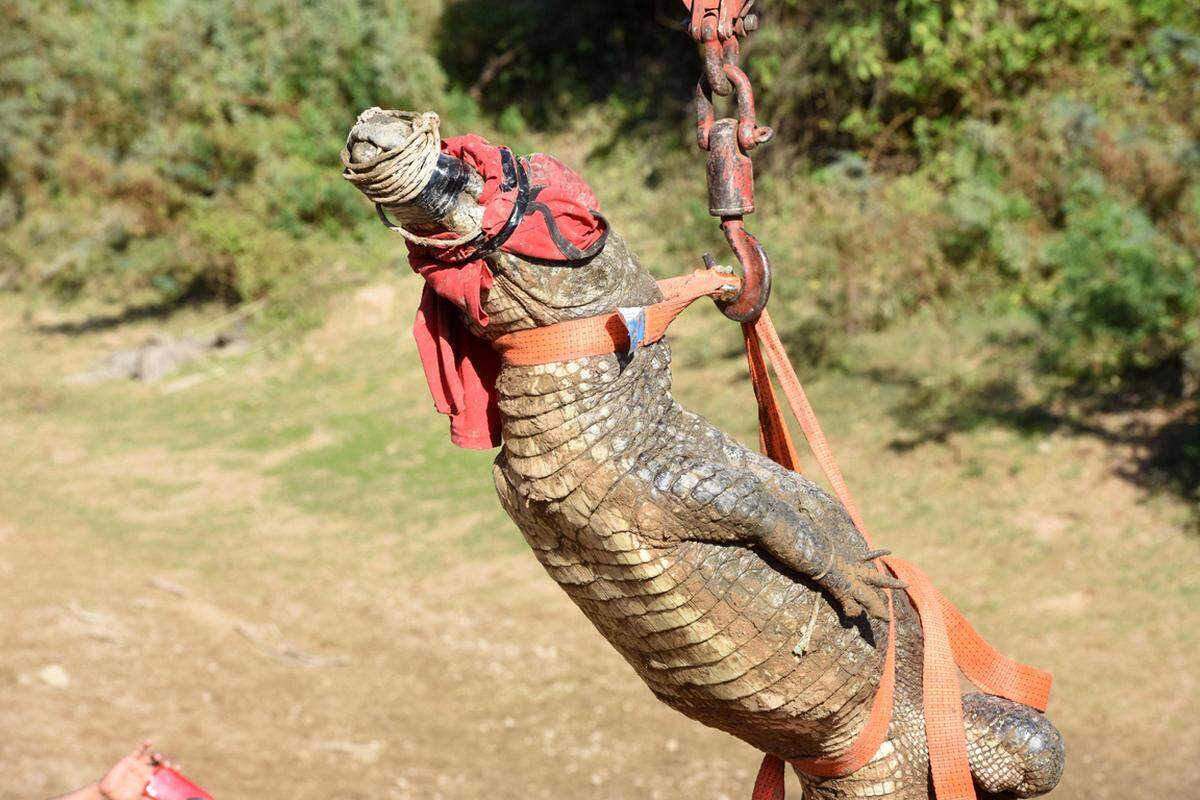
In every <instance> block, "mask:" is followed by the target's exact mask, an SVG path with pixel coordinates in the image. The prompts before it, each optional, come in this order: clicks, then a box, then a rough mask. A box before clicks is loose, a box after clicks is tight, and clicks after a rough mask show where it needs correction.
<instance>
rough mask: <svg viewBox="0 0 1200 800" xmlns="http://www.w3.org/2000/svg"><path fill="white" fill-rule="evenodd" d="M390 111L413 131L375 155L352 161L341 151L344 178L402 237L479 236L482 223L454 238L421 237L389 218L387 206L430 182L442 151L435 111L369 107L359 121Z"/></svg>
mask: <svg viewBox="0 0 1200 800" xmlns="http://www.w3.org/2000/svg"><path fill="white" fill-rule="evenodd" d="M377 114H387V115H388V116H391V117H395V118H396V119H399V120H401V121H403V122H407V123H408V124H409V126H410V127H411V129H412V130H411V133H409V135H408V137H407V138H406V139H405V140H404V141H403V142H402V143H401V144H400V145H399V146H397V147H394V148H392V149H390V150H384V151H383V152H382V153H379V154H378V155H376V156H375V157H374V158H371V159H368V160H366V161H362V162H358V163H355V162H354V161H352V160H351V156H350V150H349V148H348V147H347V148H345V149H343V150H342V166H343V167H345V169H344V170H343V171H342V177H344V178H345V179H346V180H348V181H350V182H351V183H353V184H354V185H355V186H357V187H358V189H359V191H361V192H362V193H363V194H364V195H366V196H367V198H368V199H370V200H372V201H373V202H374V203H375V209H376V211H378V213H379V218H380V219H381V220H382V221H383V224H384V225H386V226H387V227H388V228H389V229H390V230H393V231H395V232H396V233H398V234H400V235H401V236H403V237H404V238H405V239H408V240H409V241H410V242H413V243H414V244H419V245H424V246H427V247H457V246H459V245H462V244H466V243H467V242H470V241H472V240H473V239H475V238H477V237H478V236H479V234H480V233H481V232H482V228H481V227H480V225H479V223H478V222H476V223H475V225H474V229H473V230H472V231H470V232H469V233H465V234H463V235H462V236H459V237H457V238H454V239H436V238H431V237H428V236H418V235H417V234H415V233H412V232H410V231H408V230H405V229H404V228H403V227H401V226H400V225H397V224H395V223H394V222H392V221H391V220H390V219H388V216H387V212H386V211H384V207H385V206H400V205H404V204H405V203H408V202H410V201H412V200H413V198H415V197H416V196H417V195H419V194H420V193H421V190H422V189H424V188H425V185H426V184H427V183H429V178H430V177H431V176H432V175H433V171H434V170H435V169H436V168H437V160H438V154H439V153H441V149H442V148H441V142H442V139H441V135H440V132H439V124H440V120H439V118H438V115H437V114H435V113H433V112H432V111H430V112H426V113H423V114H420V113H416V112H413V111H384V110H382V109H380V108H377V107H376V108H368V109H367V110H366V111H364V112H363V113H361V114H359V115H358V120H357V121H358V122H360V123H361V122H364V121H366V118H367V117H368V116H373V115H377Z"/></svg>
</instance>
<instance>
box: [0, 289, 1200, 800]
mask: <svg viewBox="0 0 1200 800" xmlns="http://www.w3.org/2000/svg"><path fill="white" fill-rule="evenodd" d="M416 288H417V287H416V285H415V282H414V281H413V280H409V279H406V280H401V281H399V282H397V283H396V284H394V285H388V286H383V287H375V288H373V289H369V290H367V291H365V292H364V291H359V292H346V293H344V294H343V295H342V296H340V298H339V299H338V300H337V301H336V302H335V310H334V313H333V315H332V316H331V318H330V321H329V322H328V324H327V325H326V326H325V327H323V328H321V329H320V330H317V331H314V332H312V333H310V334H309V335H307V336H306V338H305V339H304V340H303V341H300V342H297V343H295V346H294V347H292V348H291V349H289V350H288V351H286V353H285V354H284V355H283V356H277V357H272V358H268V357H266V356H265V355H263V354H261V353H259V354H252V355H250V356H248V357H246V358H245V359H243V360H242V361H239V362H236V363H230V364H227V365H225V367H224V368H223V369H222V370H220V371H218V372H216V373H214V374H212V375H211V376H210V377H206V378H205V379H204V380H202V381H200V382H198V383H194V384H192V385H187V384H180V386H183V388H177V389H176V390H167V389H166V388H165V387H161V386H160V387H147V386H141V385H135V384H117V385H102V386H94V387H78V386H66V385H63V384H62V383H61V377H62V376H63V375H65V374H68V373H69V372H71V371H75V370H77V369H79V368H82V367H83V366H86V365H87V364H88V363H89V362H90V361H92V360H93V359H94V358H96V357H97V355H98V354H100V353H102V352H103V351H104V350H106V349H108V348H111V347H114V346H117V345H120V344H122V343H126V342H130V341H136V340H137V339H138V338H140V337H141V336H143V335H144V334H145V333H146V331H147V330H148V327H146V326H148V325H149V324H150V323H137V324H134V325H132V326H126V327H122V328H118V329H115V330H112V331H108V332H102V333H96V334H86V335H81V336H77V337H73V338H72V337H67V336H64V335H53V334H39V333H35V332H33V330H32V329H31V327H30V326H29V324H28V323H27V322H26V321H23V320H22V319H20V316H19V314H18V313H17V312H18V308H17V307H16V305H15V304H14V303H13V302H12V301H11V300H4V302H3V305H0V352H4V353H5V369H4V370H3V373H2V374H0V443H2V446H0V459H3V464H2V465H0V466H2V467H3V470H4V475H5V480H4V481H3V482H2V483H0V587H3V589H2V592H3V598H4V609H5V613H4V615H3V617H0V646H2V652H3V653H4V657H3V659H0V764H2V765H3V768H2V769H0V800H18V798H19V799H20V800H29V799H30V798H38V797H45V796H49V795H51V794H53V793H55V792H59V791H63V790H66V789H68V788H71V787H72V786H73V785H75V784H80V783H83V782H84V781H86V780H89V779H92V778H93V777H94V776H95V775H96V773H97V771H98V770H99V769H100V768H101V767H102V766H103V765H105V764H106V763H108V762H110V761H111V760H113V759H114V758H115V757H116V756H117V755H119V754H120V753H121V752H122V748H125V747H127V746H128V745H129V743H131V742H133V741H134V740H136V739H137V738H139V737H141V736H143V735H153V736H155V737H156V738H157V739H158V740H159V742H160V743H161V744H162V745H163V746H164V747H165V748H167V749H169V750H170V751H171V752H173V753H174V754H175V755H177V756H178V758H180V759H181V760H182V761H183V763H184V766H185V771H186V772H187V773H188V774H189V775H190V776H192V777H193V778H195V779H196V780H197V781H198V782H199V783H201V784H202V785H205V786H206V787H208V788H209V789H210V790H211V791H213V793H214V794H215V795H216V796H217V797H219V798H237V797H271V798H273V797H291V798H297V799H298V800H305V799H307V798H312V799H313V800H328V799H329V798H336V799H337V800H352V799H357V798H362V800H366V798H372V800H374V799H375V798H409V797H412V798H417V797H420V798H434V797H446V798H475V797H480V798H482V797H487V798H539V797H546V798H549V797H561V796H569V797H577V798H590V797H595V798H601V797H604V798H635V797H636V798H644V797H651V798H680V797H707V798H721V797H727V798H738V797H744V796H746V795H747V794H748V792H749V785H750V782H751V780H752V777H753V771H754V769H755V767H756V766H757V758H756V755H755V754H754V753H753V752H751V751H750V749H749V748H747V747H746V746H744V745H742V744H740V743H738V742H737V741H735V740H733V739H730V738H728V737H726V736H724V735H721V734H717V733H714V732H712V731H709V730H706V729H702V728H700V727H698V726H696V725H695V724H694V723H691V722H689V721H687V720H685V719H683V718H682V717H679V716H677V715H675V714H673V713H672V712H670V711H668V710H666V709H665V708H663V707H660V706H659V705H657V704H656V703H655V702H654V701H653V700H652V698H651V696H650V694H649V692H648V691H647V690H646V689H645V688H644V687H643V686H642V685H641V684H640V683H638V682H637V680H636V678H635V677H634V675H633V674H632V672H631V671H630V670H629V669H628V668H627V667H626V666H625V664H624V663H623V662H622V661H621V660H620V658H619V657H618V656H616V655H615V653H614V652H612V651H611V650H610V649H609V648H608V646H607V645H606V644H605V643H604V642H603V641H602V640H601V639H600V637H599V636H598V635H597V634H596V633H595V632H594V631H593V630H592V629H591V627H590V626H589V625H588V623H587V622H586V620H584V618H583V617H582V616H581V615H580V614H579V613H578V612H577V611H576V610H575V608H574V607H573V606H572V605H571V604H570V602H569V601H568V600H567V599H566V597H565V596H564V595H562V593H561V592H560V591H559V590H558V589H557V588H556V587H555V586H554V585H553V583H552V582H551V581H550V580H549V579H548V578H547V577H546V576H545V575H544V574H543V573H542V572H541V570H540V568H539V567H538V566H537V564H536V563H535V562H534V560H533V559H532V558H531V557H530V556H529V555H528V554H527V553H525V552H524V549H523V544H522V543H521V541H520V539H519V536H518V535H517V534H516V532H515V531H514V529H513V528H512V526H511V524H509V523H508V522H507V520H506V519H505V518H504V517H503V515H502V513H501V512H500V511H499V509H498V507H497V504H496V502H495V499H494V497H493V496H492V490H491V487H490V474H489V471H488V469H487V463H488V457H487V455H486V454H483V455H480V454H468V453H464V452H462V451H456V450H453V449H452V448H451V447H450V446H449V444H448V442H447V441H446V437H445V426H444V423H443V422H442V421H441V420H439V419H435V418H434V416H433V414H432V412H431V409H430V408H429V405H430V404H429V402H428V399H427V397H426V395H425V391H424V388H423V386H422V383H421V378H420V374H419V368H418V366H417V364H416V360H415V357H414V354H413V352H412V349H411V347H410V346H409V345H408V341H407V335H406V331H405V329H406V328H407V325H408V319H409V318H410V313H411V312H410V309H411V308H412V307H413V304H414V300H415V292H416ZM189 322H190V321H189V320H187V319H174V320H171V321H170V322H169V323H168V324H169V325H177V326H186V325H187V324H189ZM156 324H159V325H161V322H159V323H156ZM682 324H683V328H684V332H685V336H684V337H683V338H682V340H681V343H680V346H679V348H678V357H677V359H676V374H677V376H678V385H679V389H680V393H681V395H682V396H683V397H684V399H685V400H686V401H687V402H688V403H689V404H690V405H692V406H693V407H696V408H697V409H698V410H701V411H703V412H705V413H707V414H709V415H711V416H712V417H713V418H715V419H717V420H720V421H721V422H722V423H723V424H726V425H727V426H728V427H730V428H731V429H732V430H734V431H735V432H736V433H737V434H739V435H741V436H743V437H749V436H750V435H751V433H752V427H751V426H752V425H753V424H754V416H753V409H752V405H751V404H752V401H751V400H750V395H749V392H748V389H747V387H746V386H745V385H744V384H742V383H741V379H740V371H741V367H740V365H739V363H738V362H737V361H736V360H730V361H721V362H718V363H716V364H715V365H708V366H704V367H703V368H702V367H701V366H700V361H701V355H702V350H703V349H710V350H711V349H715V351H716V352H724V351H728V350H733V349H734V348H735V347H736V344H737V338H736V333H735V331H733V330H732V329H731V328H732V326H718V324H717V323H716V322H715V315H714V314H712V312H711V311H710V310H704V311H701V310H700V309H696V310H694V311H692V312H690V315H689V316H688V317H685V320H684V322H683V323H682ZM688 333H690V334H691V335H686V334H688ZM701 333H703V334H705V336H704V337H701V336H699V334H701ZM702 342H703V343H702ZM962 350H963V345H962V344H961V342H960V341H959V337H958V334H953V335H948V334H946V333H944V332H942V333H939V331H938V329H937V328H935V327H933V326H930V325H929V324H927V323H922V322H916V323H914V324H913V325H910V326H908V327H906V328H904V329H900V330H895V331H893V332H891V333H889V334H886V335H881V336H876V337H867V338H862V339H860V340H858V341H857V342H856V344H855V346H854V352H855V354H856V358H858V359H860V362H859V363H860V365H861V366H863V367H864V369H863V370H852V371H850V372H847V373H842V374H837V375H832V376H827V377H825V378H822V379H820V380H818V381H816V382H815V383H814V385H813V387H812V393H813V395H814V400H815V402H816V403H817V404H818V407H819V409H820V410H821V411H822V414H823V418H824V420H825V424H826V427H827V429H828V431H829V433H830V435H831V436H832V438H833V440H834V442H835V444H836V445H837V446H838V448H839V450H840V452H841V454H842V458H843V462H844V463H843V466H844V468H845V469H846V471H847V473H848V475H850V476H852V482H853V485H854V486H855V487H856V488H857V490H858V492H859V494H860V495H861V503H862V505H863V506H864V507H865V508H866V509H867V511H868V513H869V515H870V517H871V518H872V520H873V522H874V525H875V528H876V529H877V531H878V534H877V536H878V538H879V539H880V540H881V541H882V542H886V543H887V544H888V545H889V546H892V547H894V548H895V549H896V550H898V551H899V552H901V553H903V554H904V555H905V556H906V557H912V558H913V559H915V560H916V561H918V562H920V563H921V564H923V565H924V566H925V567H926V568H927V570H928V571H929V572H930V574H931V575H932V576H933V577H934V579H935V580H936V581H937V582H938V583H939V584H940V585H941V586H942V588H943V589H944V590H945V591H946V592H947V593H948V594H949V595H950V596H951V597H952V598H954V599H955V600H957V601H959V602H960V603H961V605H962V606H963V608H964V610H965V611H967V612H968V614H969V616H970V617H972V619H973V620H974V621H975V622H976V623H977V624H978V626H979V627H980V628H981V629H982V630H983V631H984V632H985V633H986V634H988V635H989V636H990V637H991V638H992V639H993V640H994V641H995V642H996V643H997V644H998V645H1000V646H1001V647H1002V648H1003V649H1004V650H1006V651H1007V652H1010V653H1011V654H1013V655H1014V656H1017V657H1019V658H1022V659H1025V660H1029V661H1031V662H1033V663H1036V664H1039V665H1043V666H1046V667H1048V668H1050V669H1052V670H1053V671H1054V672H1055V673H1056V675H1057V681H1058V683H1057V695H1056V697H1055V698H1054V701H1053V704H1052V707H1051V714H1052V716H1053V718H1054V719H1055V721H1056V722H1057V723H1058V724H1059V725H1060V726H1061V727H1062V729H1063V730H1064V732H1065V734H1066V736H1067V740H1068V746H1069V753H1070V760H1069V765H1068V769H1067V773H1066V777H1065V778H1064V781H1063V784H1062V786H1061V788H1060V789H1059V790H1057V792H1056V793H1055V795H1054V796H1055V797H1057V798H1062V800H1068V799H1070V798H1079V799H1080V800H1084V798H1086V800H1097V799H1098V798H1106V797H1109V798H1125V797H1131V796H1139V797H1184V796H1189V795H1190V794H1192V793H1194V791H1195V789H1194V785H1195V784H1196V783H1197V782H1198V781H1200V768H1198V767H1197V761H1196V759H1195V757H1194V756H1195V753H1197V752H1200V722H1197V720H1196V716H1195V710H1196V696H1197V690H1196V678H1195V669H1194V668H1195V664H1196V663H1197V660H1198V657H1200V647H1198V644H1197V637H1196V630H1197V627H1198V626H1200V604H1198V603H1197V592H1196V574H1197V567H1198V566H1200V542H1198V541H1197V539H1196V537H1194V536H1191V535H1188V534H1186V533H1184V532H1183V530H1182V528H1181V526H1180V524H1179V523H1180V521H1181V518H1182V514H1183V510H1182V508H1181V506H1179V505H1177V504H1175V503H1174V502H1173V501H1171V500H1170V499H1167V498H1153V497H1147V496H1145V495H1144V494H1143V493H1141V491H1140V490H1138V489H1137V488H1135V487H1134V486H1132V485H1131V484H1129V483H1128V482H1126V481H1125V480H1123V479H1122V478H1120V477H1118V475H1117V471H1118V469H1119V467H1120V466H1121V465H1122V464H1123V463H1124V462H1125V459H1127V457H1128V455H1129V454H1128V453H1125V452H1122V451H1121V449H1120V448H1119V447H1115V446H1112V445H1109V444H1106V443H1104V442H1103V441H1101V440H1099V439H1097V438H1094V437H1088V436H1067V435H1062V434H1056V435H1053V436H1050V437H1044V438H1043V437H1037V438H1027V437H1023V436H1021V435H1020V434H1019V433H1016V432H1013V431H1009V430H1005V429H1001V428H996V427H991V426H983V427H979V428H976V429H975V430H973V431H971V432H969V433H963V434H955V435H953V436H952V437H950V438H949V439H948V440H947V441H945V442H943V443H940V444H931V445H925V446H921V447H917V448H915V449H910V450H899V449H896V448H893V447H890V446H889V445H890V443H892V442H893V441H894V440H896V439H897V438H900V437H902V436H903V435H904V433H905V430H904V421H903V420H896V419H894V418H892V417H891V416H889V415H888V414H887V413H886V412H887V410H888V409H889V408H892V407H894V406H895V404H896V403H897V402H898V401H899V400H900V399H901V398H902V395H903V393H904V391H905V390H904V388H903V387H900V386H894V385H888V384H886V383H882V382H879V381H878V380H873V379H871V378H869V377H864V376H865V375H867V374H868V371H867V370H866V369H865V367H867V366H872V365H874V366H886V365H889V364H890V365H895V364H903V365H905V366H906V367H910V368H916V369H924V368H930V369H932V368H934V366H935V365H936V364H938V363H939V362H941V361H944V360H947V359H955V358H959V357H961V356H962V354H963V353H962ZM200 371H203V368H200ZM53 664H57V665H60V666H61V667H62V668H63V669H64V670H65V671H66V673H67V674H68V675H69V676H70V683H69V685H68V686H66V687H65V688H55V687H54V686H52V685H50V684H48V683H47V682H46V681H45V680H44V679H43V678H42V677H39V673H40V671H42V670H43V669H44V668H45V667H47V666H48V665H53Z"/></svg>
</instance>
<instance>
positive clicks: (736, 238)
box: [717, 217, 771, 322]
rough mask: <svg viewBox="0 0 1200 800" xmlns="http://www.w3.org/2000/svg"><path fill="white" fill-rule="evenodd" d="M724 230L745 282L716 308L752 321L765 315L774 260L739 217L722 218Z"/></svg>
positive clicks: (732, 317) (726, 314) (739, 320)
mask: <svg viewBox="0 0 1200 800" xmlns="http://www.w3.org/2000/svg"><path fill="white" fill-rule="evenodd" d="M721 230H722V231H723V232H724V233H725V241H727V242H728V243H729V249H730V250H732V251H733V254H734V256H736V257H737V260H738V263H739V264H741V265H742V285H741V288H740V289H739V290H738V293H737V294H736V295H734V297H733V298H732V299H731V300H718V301H717V307H718V308H719V309H721V313H722V314H724V315H725V316H727V317H729V318H730V319H732V320H736V321H738V322H753V321H754V320H756V319H758V318H759V317H761V316H762V313H763V309H765V308H766V307H767V300H769V299H770V297H771V262H770V260H769V259H768V258H767V254H766V252H765V251H764V250H763V248H762V245H761V244H759V242H758V239H756V238H755V236H754V234H752V233H750V231H748V230H746V225H745V223H744V222H743V221H742V219H741V218H740V217H732V218H729V219H725V220H723V221H722V222H721Z"/></svg>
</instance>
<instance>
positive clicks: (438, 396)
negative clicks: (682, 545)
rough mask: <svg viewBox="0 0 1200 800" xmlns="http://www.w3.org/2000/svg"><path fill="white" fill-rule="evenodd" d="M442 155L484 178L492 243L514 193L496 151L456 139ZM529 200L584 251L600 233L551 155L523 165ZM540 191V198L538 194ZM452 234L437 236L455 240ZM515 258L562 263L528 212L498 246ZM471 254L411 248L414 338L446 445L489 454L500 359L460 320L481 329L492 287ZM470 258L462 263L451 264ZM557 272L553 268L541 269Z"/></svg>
mask: <svg viewBox="0 0 1200 800" xmlns="http://www.w3.org/2000/svg"><path fill="white" fill-rule="evenodd" d="M442 152H443V153H446V154H448V155H452V156H455V157H457V158H461V159H462V160H463V161H465V162H466V163H467V164H468V165H469V166H470V167H472V168H473V169H474V170H475V171H476V172H478V173H479V174H480V175H481V176H483V179H484V188H483V194H481V195H480V198H479V200H480V202H481V203H482V204H483V206H484V214H483V232H484V234H485V235H487V236H494V235H495V234H496V233H498V232H499V231H500V230H501V229H502V228H503V227H504V225H505V223H506V222H508V218H509V216H510V214H511V213H512V208H513V203H514V202H515V201H516V197H517V190H516V189H515V188H514V189H509V190H507V191H501V184H502V183H503V182H504V169H503V166H502V162H501V156H500V148H499V147H496V146H494V145H492V144H490V143H488V141H487V140H486V139H484V138H482V137H480V136H474V135H472V136H456V137H454V138H452V139H446V140H445V141H443V142H442ZM524 164H525V169H526V172H527V174H528V176H529V183H530V194H531V195H533V194H534V193H536V199H537V202H539V203H542V204H544V205H545V206H547V207H548V208H549V210H550V213H551V215H552V216H553V217H554V222H555V225H556V226H557V228H558V230H559V232H560V234H561V235H562V236H563V237H564V238H565V239H566V240H567V241H568V242H570V243H571V244H573V245H575V247H578V248H579V249H581V250H583V249H586V248H587V247H589V246H591V245H593V244H595V242H596V241H597V240H598V239H599V238H600V237H601V236H602V235H603V234H604V223H603V222H602V221H601V220H599V219H597V218H596V217H595V216H594V215H593V214H592V210H599V202H598V201H597V200H596V196H595V194H594V193H593V192H592V190H591V188H590V187H588V185H587V184H586V183H584V181H583V179H582V178H580V177H579V175H577V174H576V173H575V172H573V171H571V170H570V169H569V168H568V167H567V166H566V165H564V164H563V163H562V162H561V161H559V160H558V159H557V158H554V157H553V156H548V155H545V154H542V153H535V154H534V155H531V156H529V158H527V159H525V161H524ZM539 187H540V191H538V190H539ZM454 235H455V234H452V233H449V232H447V233H445V234H440V235H439V237H440V238H447V239H449V238H453V237H454ZM500 249H501V250H503V251H505V252H508V253H513V254H514V255H519V256H527V257H530V258H536V259H539V260H542V261H563V260H566V259H567V256H566V255H564V254H563V253H561V252H560V251H559V249H558V246H557V245H556V244H555V243H554V238H553V237H552V236H551V235H550V231H549V229H548V228H547V227H546V221H545V218H544V217H543V216H542V215H541V214H539V213H536V212H533V211H532V210H530V211H529V212H528V213H526V215H525V217H524V218H523V219H522V221H521V223H520V224H519V225H518V226H517V228H516V230H515V231H513V233H512V235H511V236H509V238H508V240H507V241H506V242H505V243H504V244H503V245H502V246H501V248H500ZM474 250H475V248H474V247H473V246H471V245H462V246H460V247H454V248H450V249H438V248H429V247H422V246H420V245H416V244H413V243H411V242H409V243H408V263H409V265H410V266H411V267H412V268H413V270H414V271H415V272H417V273H418V274H419V275H420V276H421V277H423V278H424V279H425V291H424V293H423V294H422V295H421V306H420V308H419V309H418V310H417V318H416V321H415V323H414V324H413V336H414V338H415V339H416V340H417V351H418V353H419V354H420V356H421V366H422V367H423V368H424V370H425V379H426V381H427V382H428V383H429V391H430V392H431V393H432V394H433V403H434V406H435V407H436V408H437V410H438V412H440V413H442V414H447V415H449V417H450V441H452V442H454V444H456V445H458V446H459V447H469V448H473V449H477V450H486V449H488V448H490V447H496V446H498V445H499V444H500V413H499V410H498V408H497V396H496V377H497V375H498V374H499V372H500V358H499V356H498V355H497V354H496V352H495V351H494V350H493V349H492V347H491V345H490V343H488V342H487V341H485V340H483V339H480V338H479V337H477V336H475V335H474V334H472V333H471V331H470V330H469V329H468V328H467V325H466V323H465V322H464V319H463V316H464V315H465V316H466V317H469V318H470V319H471V320H473V321H474V322H475V323H477V324H478V325H479V326H481V327H486V326H487V324H488V317H487V314H486V313H484V311H483V301H484V298H485V297H486V295H487V291H488V289H490V288H491V287H492V272H491V270H490V269H489V268H488V264H487V261H486V260H485V259H483V258H474V259H472V258H470V256H471V254H472V252H473V251H474ZM464 258H465V259H468V260H467V261H465V262H464V263H461V264H460V263H450V262H456V261H460V260H462V259H464ZM546 269H555V267H552V266H550V267H546Z"/></svg>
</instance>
